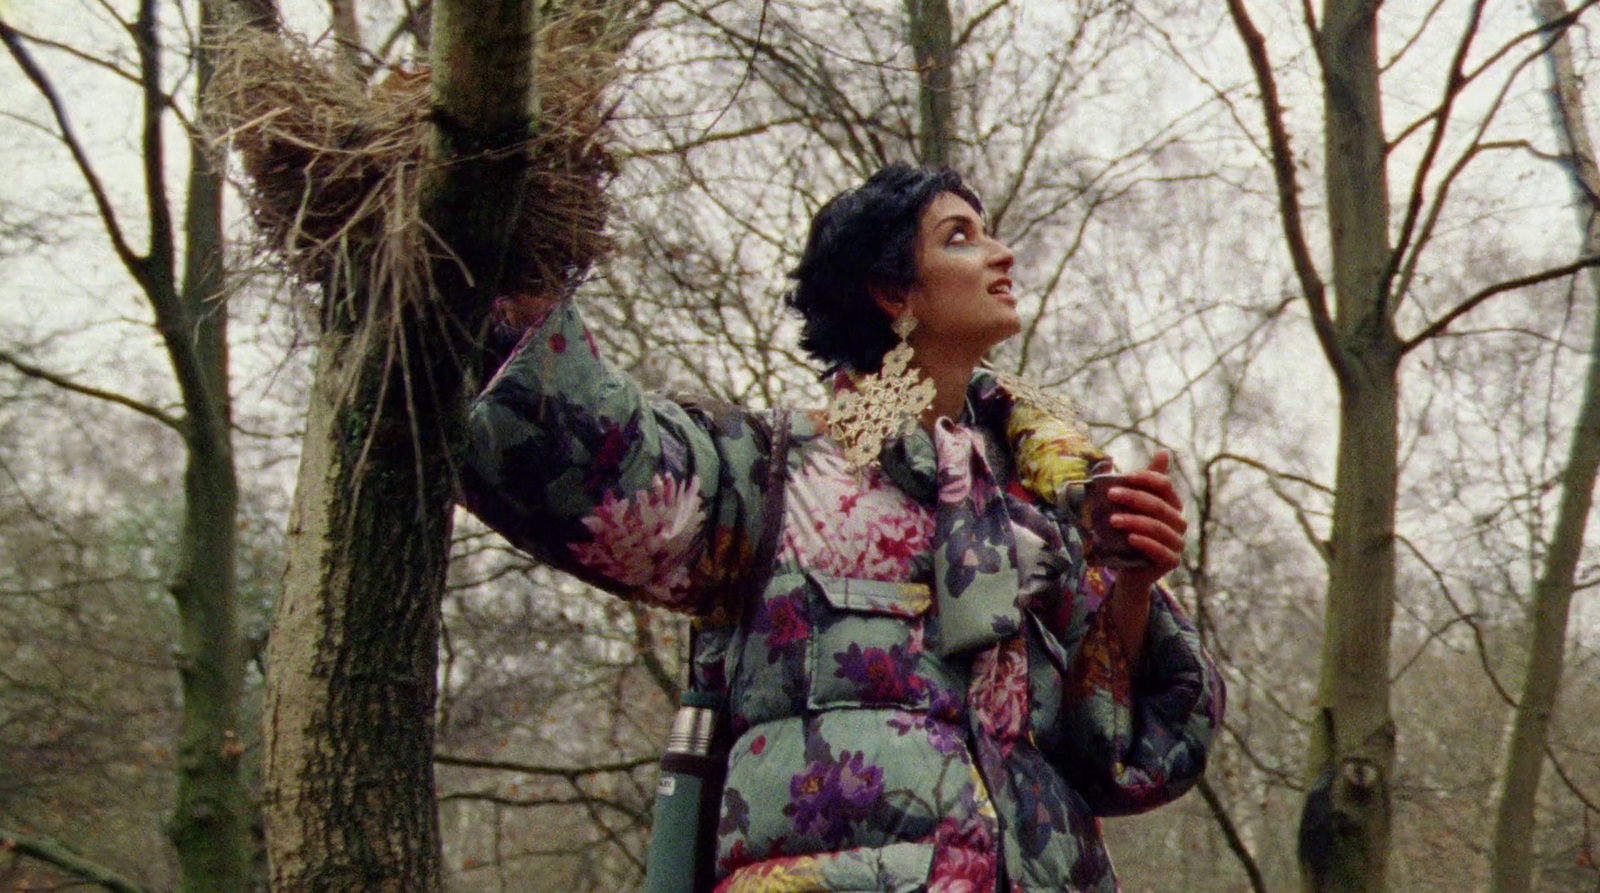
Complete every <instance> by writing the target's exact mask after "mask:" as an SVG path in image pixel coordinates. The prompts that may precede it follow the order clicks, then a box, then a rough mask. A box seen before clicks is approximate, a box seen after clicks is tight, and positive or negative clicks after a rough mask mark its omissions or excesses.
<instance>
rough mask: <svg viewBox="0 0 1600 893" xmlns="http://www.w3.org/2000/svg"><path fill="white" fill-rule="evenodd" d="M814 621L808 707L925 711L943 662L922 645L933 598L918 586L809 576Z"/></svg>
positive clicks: (922, 586) (809, 660)
mask: <svg viewBox="0 0 1600 893" xmlns="http://www.w3.org/2000/svg"><path fill="white" fill-rule="evenodd" d="M806 577H807V578H808V580H809V582H810V584H811V590H812V591H811V615H812V617H813V619H814V626H813V629H812V635H811V642H810V651H809V654H808V656H807V664H808V667H807V670H808V672H807V674H806V675H807V676H808V677H809V681H810V685H809V691H808V693H807V702H806V703H807V707H808V708H809V709H812V710H818V709H824V708H830V707H887V706H895V707H904V708H909V709H923V708H926V707H927V705H928V703H929V700H930V688H931V687H933V686H934V685H936V682H935V680H933V679H930V678H929V674H930V672H931V673H934V674H935V675H942V674H939V673H938V668H937V667H935V666H934V664H935V663H937V662H936V661H935V660H934V659H933V658H932V657H931V656H930V655H928V654H927V653H926V652H925V651H924V649H923V630H924V627H925V626H926V624H927V619H928V609H929V608H930V607H932V605H933V596H932V593H931V592H930V591H929V589H928V587H927V586H925V585H922V584H919V583H886V582H882V581H877V580H860V579H855V578H847V577H829V576H825V575H822V574H812V573H807V574H806Z"/></svg>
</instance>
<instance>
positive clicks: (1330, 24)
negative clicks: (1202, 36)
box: [1228, 0, 1600, 891]
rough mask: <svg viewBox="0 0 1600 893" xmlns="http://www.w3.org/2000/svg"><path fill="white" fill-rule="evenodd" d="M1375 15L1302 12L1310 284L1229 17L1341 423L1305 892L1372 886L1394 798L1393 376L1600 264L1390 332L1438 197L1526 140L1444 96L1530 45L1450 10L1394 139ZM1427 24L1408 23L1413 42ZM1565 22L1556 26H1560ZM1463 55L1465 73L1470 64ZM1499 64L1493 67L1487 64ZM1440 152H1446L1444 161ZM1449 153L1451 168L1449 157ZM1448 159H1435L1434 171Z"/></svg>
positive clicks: (1352, 9) (1493, 289) (1293, 202)
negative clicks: (1497, 39) (1324, 254)
mask: <svg viewBox="0 0 1600 893" xmlns="http://www.w3.org/2000/svg"><path fill="white" fill-rule="evenodd" d="M1379 7H1380V4H1379V3H1377V2H1373V0H1326V2H1325V3H1324V5H1323V7H1322V9H1321V11H1320V16H1318V17H1317V18H1315V19H1313V18H1312V17H1313V15H1314V12H1313V11H1312V10H1311V8H1310V7H1309V6H1308V7H1306V9H1305V21H1304V23H1303V24H1304V27H1305V28H1306V30H1307V32H1308V33H1309V35H1310V41H1311V51H1312V58H1313V60H1314V61H1315V63H1316V66H1317V72H1318V75H1319V77H1320V86H1321V92H1322V106H1323V113H1324V124H1323V129H1322V131H1321V133H1320V134H1319V135H1318V136H1319V138H1320V140H1321V143H1322V147H1323V152H1324V158H1323V167H1324V171H1323V176H1324V177H1325V214H1326V227H1327V231H1328V234H1329V237H1330V242H1331V246H1330V247H1331V250H1330V252H1329V255H1328V256H1329V258H1330V260H1329V264H1330V270H1331V278H1330V279H1326V280H1325V279H1324V277H1323V274H1322V273H1321V272H1320V271H1319V269H1318V265H1317V262H1316V260H1315V257H1316V252H1314V251H1313V250H1312V248H1311V245H1310V237H1309V236H1308V235H1307V226H1306V220H1305V216H1306V215H1305V212H1304V211H1303V210H1302V207H1301V204H1300V185H1299V179H1300V177H1301V173H1300V168H1299V161H1298V159H1297V158H1296V156H1295V154H1294V152H1293V151H1292V149H1291V140H1290V131H1289V125H1288V123H1287V117H1286V114H1285V110H1284V105H1283V101H1282V99H1281V98H1280V96H1281V91H1280V78H1279V72H1278V71H1277V70H1276V69H1275V68H1274V67H1273V65H1272V63H1271V61H1270V59H1269V57H1268V52H1267V43H1266V38H1265V37H1264V36H1263V34H1262V33H1261V31H1260V30H1258V29H1257V27H1256V25H1255V23H1254V21H1253V20H1252V19H1251V16H1250V13H1249V11H1248V10H1247V8H1246V3H1245V0H1230V2H1229V4H1228V8H1229V12H1230V13H1231V15H1232V17H1233V20H1234V24H1235V26H1236V29H1237V31H1238V33H1239V35H1240V37H1241V38H1242V39H1243V41H1244V44H1245V47H1246V49H1247V51H1248V53H1249V58H1250V62H1251V66H1252V68H1253V70H1254V72H1255V74H1256V78H1257V83H1258V87H1259V93H1260V101H1261V104H1262V108H1263V112H1264V114H1265V120H1266V134H1267V138H1268V144H1269V147H1270V159H1271V163H1272V167H1273V171H1274V174H1275V177H1276V182H1277V187H1278V196H1279V201H1280V207H1281V212H1282V214H1281V218H1282V223H1283V228H1284V235H1285V239H1286V245H1287V247H1288V251H1289V256H1290V258H1291V260H1292V262H1293V265H1294V269H1295V273H1296V276H1297V279H1298V284H1299V287H1300V289H1301V297H1302V298H1303V300H1304V306H1305V309H1306V311H1307V312H1308V314H1309V319H1310V323H1311V326H1312V329H1313V331H1314V333H1315V335H1316V338H1317V342H1318V343H1319V345H1320V346H1321V349H1322V353H1323V355H1324V358H1325V360H1326V361H1327V363H1328V366H1329V368H1330V369H1331V370H1332V372H1333V374H1334V377H1335V379H1336V382H1337V386H1338V391H1339V399H1340V413H1339V435H1338V437H1339V441H1338V459H1337V472H1336V478H1335V483H1334V498H1333V517H1332V520H1331V525H1330V530H1331V538H1330V542H1329V544H1328V552H1329V573H1328V590H1327V603H1326V620H1325V628H1324V633H1323V634H1324V639H1323V649H1322V660H1321V666H1322V670H1321V678H1320V681H1319V685H1318V698H1317V705H1318V707H1317V719H1316V721H1315V722H1314V723H1313V727H1312V728H1313V733H1312V738H1311V746H1310V752H1309V754H1308V758H1307V768H1306V775H1307V785H1308V790H1307V793H1306V799H1305V804H1304V811H1303V815H1302V818H1301V825H1300V835H1299V836H1300V844H1299V846H1300V859H1301V868H1302V878H1303V885H1304V889H1306V890H1308V891H1357V890H1360V891H1382V890H1385V889H1387V884H1388V880H1387V876H1388V871H1387V869H1388V857H1389V850H1390V840H1391V835H1392V832H1393V824H1394V813H1393V805H1392V804H1393V797H1394V793H1395V775H1394V769H1395V748H1396V745H1395V734H1396V730H1395V723H1394V719H1393V716H1392V714H1391V682H1392V679H1391V673H1392V668H1391V664H1390V643H1391V641H1392V629H1393V618H1394V609H1395V604H1396V601H1397V596H1398V591H1397V587H1396V555H1395V553H1396V536H1395V514H1396V504H1397V493H1398V479H1399V467H1400V465H1399V463H1400V457H1401V452H1400V445H1401V444H1400V431H1399V420H1400V407H1401V403H1400V388H1399V384H1400V373H1401V366H1402V364H1403V362H1404V361H1405V359H1406V357H1407V356H1408V355H1410V354H1411V353H1412V352H1413V351H1415V350H1416V349H1417V348H1418V347H1419V346H1422V345H1425V344H1428V343H1429V342H1430V341H1431V340H1432V339H1434V338H1436V337H1438V336H1440V335H1441V334H1443V333H1446V332H1449V331H1451V330H1452V327H1453V326H1456V325H1457V323H1458V322H1459V321H1461V320H1462V319H1463V317H1466V316H1467V315H1468V314H1470V313H1472V312H1473V311H1474V310H1477V309H1478V308H1479V307H1481V306H1482V305H1484V304H1485V303H1486V302H1488V301H1490V300H1491V299H1493V298H1494V297H1495V296H1497V295H1501V294H1506V293H1509V292H1513V291H1516V290H1518V289H1521V288H1526V287H1529V286H1533V285H1536V284H1539V283H1542V282H1547V281H1552V280H1556V279H1561V278H1564V277H1569V276H1571V275H1573V274H1574V273H1575V272H1577V271H1579V270H1581V269H1583V268H1585V267H1588V266H1593V265H1595V264H1596V263H1600V258H1597V257H1596V256H1594V255H1593V254H1589V253H1585V254H1582V255H1580V256H1579V257H1578V258H1577V259H1575V260H1573V261H1571V262H1569V263H1562V264H1558V265H1556V266H1554V267H1551V268H1545V269H1538V270H1533V271H1529V272H1526V273H1523V274H1518V275H1514V276H1512V277H1510V278H1501V279H1499V281H1494V282H1492V283H1491V284H1488V285H1485V286H1483V287H1481V288H1478V289H1477V290H1475V291H1473V292H1471V293H1469V294H1465V295H1461V294H1456V295H1449V296H1446V298H1447V303H1445V304H1444V306H1437V307H1434V306H1427V307H1425V308H1424V309H1423V314H1422V315H1423V317H1424V318H1423V320H1422V322H1420V324H1414V325H1412V326H1410V328H1411V329H1412V331H1410V332H1406V331H1403V328H1404V326H1403V325H1402V323H1401V322H1400V320H1401V319H1402V316H1401V309H1402V307H1404V306H1406V305H1407V303H1408V302H1411V303H1412V304H1419V303H1421V300H1422V299H1421V296H1420V295H1419V292H1421V291H1422V289H1421V288H1420V287H1419V283H1418V271H1419V269H1426V267H1425V266H1423V262H1424V258H1425V257H1427V254H1428V249H1429V248H1430V247H1431V243H1432V241H1433V239H1434V237H1435V236H1436V231H1435V227H1436V225H1437V224H1438V222H1439V220H1440V217H1441V213H1442V212H1443V211H1444V209H1445V207H1446V205H1447V204H1448V202H1449V200H1450V198H1451V197H1452V196H1451V190H1452V187H1454V186H1456V185H1457V181H1458V179H1459V178H1460V177H1461V175H1462V173H1463V171H1465V170H1466V169H1467V168H1468V167H1469V166H1470V165H1471V164H1472V163H1473V162H1475V161H1482V160H1483V159H1484V158H1487V157H1491V156H1493V155H1494V154H1496V153H1507V152H1514V151H1520V150H1521V148H1522V147H1523V146H1525V145H1526V142H1521V143H1519V142H1515V141H1495V140H1491V139H1488V138H1487V137H1485V132H1486V131H1487V130H1488V123H1489V122H1491V121H1493V119H1494V116H1495V114H1496V112H1497V111H1498V109H1499V108H1500V104H1501V103H1502V102H1503V101H1504V97H1505V91H1504V90H1501V91H1500V92H1499V93H1498V95H1494V94H1491V97H1492V103H1491V107H1490V109H1489V111H1488V112H1487V113H1486V115H1485V116H1484V117H1483V118H1481V119H1479V120H1477V121H1476V122H1475V123H1465V122H1464V121H1463V118H1464V117H1465V113H1463V112H1461V111H1460V109H1459V107H1458V105H1457V100H1458V99H1460V98H1461V96H1462V94H1463V92H1464V91H1465V90H1466V89H1467V88H1468V87H1469V86H1470V85H1472V84H1474V83H1475V82H1480V81H1482V80H1486V79H1487V78H1488V77H1503V79H1504V80H1503V82H1504V83H1506V84H1510V83H1512V82H1514V81H1515V79H1516V77H1517V76H1518V75H1519V74H1520V73H1521V72H1522V71H1523V70H1524V68H1525V65H1526V58H1528V57H1527V56H1526V55H1525V56H1524V60H1525V61H1524V63H1523V64H1513V63H1512V62H1505V61H1504V60H1505V59H1506V57H1507V55H1508V54H1511V53H1514V52H1516V51H1518V49H1519V47H1521V48H1524V53H1525V54H1526V53H1527V51H1528V50H1529V49H1531V50H1532V51H1533V52H1534V53H1536V52H1537V48H1536V47H1529V46H1528V45H1529V44H1530V42H1531V40H1532V38H1533V36H1534V35H1533V34H1530V33H1523V34H1521V35H1518V36H1516V37H1513V38H1512V39H1511V40H1509V41H1508V42H1506V43H1505V44H1504V45H1502V46H1500V47H1496V48H1493V49H1491V50H1489V51H1488V52H1486V53H1485V52H1484V51H1482V50H1480V49H1479V48H1478V47H1477V46H1475V43H1476V41H1477V39H1478V37H1479V36H1480V33H1481V30H1482V27H1483V23H1484V5H1483V4H1476V5H1473V6H1472V7H1471V9H1469V10H1467V11H1465V14H1464V18H1465V27H1464V31H1463V33H1462V35H1461V36H1460V38H1459V39H1457V40H1456V41H1455V45H1454V50H1453V53H1452V55H1451V57H1450V59H1449V61H1448V63H1447V68H1446V70H1445V71H1444V72H1443V73H1442V78H1443V81H1444V88H1443V92H1442V95H1440V96H1438V97H1437V99H1436V101H1435V102H1434V103H1433V104H1432V105H1431V106H1430V107H1429V108H1428V109H1427V111H1426V113H1425V114H1424V115H1422V116H1421V117H1420V118H1419V119H1417V120H1415V121H1414V122H1412V123H1410V124H1409V125H1407V126H1406V127H1404V128H1403V129H1402V130H1401V131H1400V132H1399V134H1398V135H1394V136H1391V134H1390V133H1389V132H1388V131H1387V130H1386V129H1385V126H1384V118H1383V114H1382V101H1381V100H1382V96H1383V83H1382V78H1383V74H1384V72H1385V70H1386V68H1387V67H1388V66H1392V65H1393V64H1394V63H1395V61H1396V60H1397V59H1398V57H1399V56H1403V55H1404V54H1405V52H1406V51H1407V50H1409V49H1411V48H1412V47H1413V46H1414V45H1415V41H1416V39H1417V38H1416V37H1415V36H1412V39H1410V40H1408V41H1406V42H1405V43H1404V44H1403V46H1402V49H1401V50H1400V51H1399V53H1398V55H1397V57H1396V59H1389V60H1385V59H1383V58H1382V57H1381V56H1380V53H1379V46H1380V42H1379V17H1378V13H1379ZM1431 21H1432V17H1431V16H1430V17H1429V18H1428V19H1426V20H1424V21H1423V22H1422V24H1421V25H1420V26H1418V31H1419V33H1420V32H1421V31H1425V30H1426V27H1427V25H1428V24H1429V23H1430V22H1431ZM1570 21H1571V19H1570V18H1569V19H1568V20H1567V23H1570ZM1469 60H1473V61H1470V62H1469ZM1501 63H1504V64H1501ZM1452 128H1461V129H1465V130H1469V131H1470V132H1471V135H1470V136H1469V137H1468V138H1467V140H1466V145H1465V146H1464V147H1463V146H1460V145H1456V144H1452V143H1447V141H1446V139H1445V137H1446V134H1447V133H1448V132H1449V131H1451V130H1452ZM1411 139H1417V140H1423V141H1424V143H1425V144H1424V145H1423V146H1422V147H1420V155H1418V156H1411V157H1417V158H1418V159H1419V160H1418V161H1417V162H1416V164H1415V167H1414V168H1412V170H1411V173H1410V182H1409V183H1408V184H1404V185H1402V186H1401V188H1400V189H1399V190H1398V191H1397V194H1398V195H1400V196H1401V197H1402V202H1403V207H1402V208H1401V209H1399V210H1398V213H1397V212H1396V209H1394V208H1392V207H1391V205H1390V195H1391V194H1396V193H1392V192H1391V189H1392V187H1393V186H1394V184H1393V183H1392V181H1391V161H1392V159H1393V158H1394V156H1395V150H1396V148H1397V146H1399V145H1401V144H1402V143H1405V142H1407V141H1408V140H1411ZM1447 149H1448V154H1446V150H1447ZM1452 156H1453V158H1452ZM1446 159H1450V160H1449V161H1448V163H1446Z"/></svg>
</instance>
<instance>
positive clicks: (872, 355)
mask: <svg viewBox="0 0 1600 893" xmlns="http://www.w3.org/2000/svg"><path fill="white" fill-rule="evenodd" d="M943 192H952V193H955V194H956V195H958V196H960V197H961V198H963V199H965V200H966V201H967V202H969V203H970V204H971V205H972V207H973V209H974V210H976V211H977V212H978V213H980V214H981V213H983V203H982V202H981V201H979V200H978V196H977V195H976V194H975V193H973V191H972V189H971V188H969V187H968V186H967V185H966V184H965V183H964V182H963V181H962V179H961V175H960V174H958V173H956V172H955V171H953V170H950V169H949V168H943V169H940V170H927V169H924V168H916V167H912V166H911V165H908V164H891V165H889V166H888V167H885V168H883V169H882V170H880V171H878V172H877V173H875V174H873V175H872V176H871V177H870V178H868V179H867V181H866V182H865V183H863V184H861V185H860V186H858V187H856V188H854V189H847V190H845V191H844V192H841V193H839V194H838V195H836V196H834V197H833V198H831V199H829V200H828V203H827V204H825V205H823V206H822V209H821V210H819V211H818V212H817V215H816V216H815V217H813V218H811V232H810V234H809V235H808V236H807V237H806V247H805V253H804V254H802V255H801V256H800V265H799V266H797V267H795V269H794V270H793V272H791V273H790V274H789V278H790V279H793V280H794V281H795V285H794V287H793V288H792V289H790V290H789V291H788V293H786V294H785V295H784V296H783V299H784V302H785V303H786V304H787V305H788V306H789V307H790V308H791V309H793V310H794V311H796V312H797V313H799V314H800V317H801V319H803V320H804V321H805V323H804V326H803V328H802V329H801V332H800V347H801V348H802V349H804V350H805V351H806V352H807V353H809V354H810V355H811V356H812V357H814V358H816V359H817V360H820V361H821V362H823V363H824V364H826V365H827V366H828V367H829V369H834V368H837V367H839V366H845V367H848V368H850V369H852V370H854V371H857V372H876V371H877V370H878V368H879V367H880V366H882V365H883V355H884V354H886V353H888V352H889V349H890V348H892V347H894V344H895V336H894V333H893V332H892V331H891V330H890V328H889V325H890V321H889V318H888V315H887V314H885V313H884V312H883V310H882V308H880V307H879V306H878V305H877V302H875V301H874V300H872V295H871V291H870V287H871V286H878V287H880V288H889V289H900V288H907V287H910V286H911V285H912V284H913V283H915V282H916V261H917V254H916V248H917V224H918V223H919V222H920V221H921V218H922V212H923V210H924V209H925V208H927V207H928V205H929V204H930V203H931V202H932V201H933V200H934V198H935V197H937V196H938V195H939V194H940V193H943Z"/></svg>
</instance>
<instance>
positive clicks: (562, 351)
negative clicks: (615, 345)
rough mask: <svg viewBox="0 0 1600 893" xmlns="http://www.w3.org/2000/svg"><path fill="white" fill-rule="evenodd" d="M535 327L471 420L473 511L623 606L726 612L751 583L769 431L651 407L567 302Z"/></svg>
mask: <svg viewBox="0 0 1600 893" xmlns="http://www.w3.org/2000/svg"><path fill="white" fill-rule="evenodd" d="M538 315H539V316H543V317H546V318H543V319H539V318H533V319H529V318H527V317H524V318H523V319H521V320H518V322H522V323H524V324H527V323H533V325H532V326H531V327H529V328H528V331H527V334H526V335H525V336H524V337H523V339H522V342H521V343H520V344H519V345H518V347H517V349H516V351H515V352H514V353H513V354H512V355H511V357H510V359H508V360H507V361H506V362H505V364H504V365H503V366H502V367H501V369H500V371H499V372H498V373H497V374H496V375H495V376H494V378H493V379H492V380H491V381H490V382H489V385H488V387H486V388H485V389H484V392H483V394H482V395H480V396H479V398H478V400H477V403H476V404H475V405H474V406H473V409H472V415H471V419H470V432H471V449H470V453H469V455H468V456H467V457H466V461H465V463H464V467H463V469H462V475H461V480H462V487H463V490H464V501H465V504H466V506H467V508H468V509H470V510H471V511H472V512H473V513H474V514H476V515H478V516H479V517H481V518H482V519H483V520H484V521H485V522H487V523H488V524H489V525H490V526H491V527H493V528H495V529H496V530H498V531H499V532H500V533H502V534H504V535H505V537H506V538H507V539H508V540H510V541H511V543H512V544H513V545H515V546H517V547H518V548H520V549H523V550H525V551H527V552H529V553H530V554H532V555H534V556H535V557H537V558H539V559H540V560H542V561H544V562H546V563H548V564H550V565H553V566H554V567H556V568H559V569H561V570H564V571H568V572H570V573H572V574H574V575H576V576H578V577H580V578H581V579H584V580H586V581H589V582H591V583H594V584H595V585H597V586H600V587H602V588H604V589H606V590H608V591H611V592H613V593H615V594H617V595H620V596H622V597H624V598H629V599H635V600H639V601H644V602H649V603H651V604H656V605H661V606H664V607H667V608H672V609H674V610H679V611H685V612H689V613H696V614H704V613H710V612H713V611H715V610H716V609H717V608H719V607H721V606H722V605H724V604H725V603H726V600H727V599H729V598H731V597H732V596H733V595H734V594H735V593H737V592H738V582H739V580H740V579H741V578H742V577H743V575H744V574H746V573H748V572H749V571H750V569H751V568H750V565H751V563H752V556H753V553H754V551H755V545H756V542H755V541H756V538H757V536H758V535H759V533H760V530H761V524H762V519H761V517H760V513H761V510H762V495H763V493H762V491H763V485H764V482H765V479H766V463H767V456H768V454H769V443H768V436H767V430H768V429H767V427H766V426H764V425H762V424H760V423H759V421H758V420H757V419H755V418H754V417H753V416H751V415H750V414H749V413H747V412H744V411H742V410H737V409H734V408H731V407H724V408H717V409H712V408H707V407H705V406H701V405H695V404H686V403H681V402H675V401H673V400H669V399H666V398H665V397H661V396H659V395H654V394H649V393H646V392H645V391H644V390H642V389H641V388H640V387H639V386H638V384H637V383H636V382H634V381H633V380H632V379H631V378H629V377H628V376H627V375H626V374H624V373H623V372H621V371H620V370H618V369H616V368H614V367H613V366H611V365H610V364H609V363H607V362H605V360H603V359H602V358H601V357H600V355H599V352H598V350H597V349H596V347H595V344H594V339H593V338H592V337H591V336H590V333H589V331H588V329H587V328H586V327H585V325H584V323H583V319H582V317H581V316H580V315H579V313H578V311H577V309H576V307H574V306H573V305H572V303H571V302H570V301H562V302H558V303H555V304H553V306H551V307H549V308H548V309H547V310H546V312H544V313H541V314H538Z"/></svg>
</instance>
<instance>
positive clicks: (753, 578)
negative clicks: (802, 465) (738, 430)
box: [685, 410, 794, 694]
mask: <svg viewBox="0 0 1600 893" xmlns="http://www.w3.org/2000/svg"><path fill="white" fill-rule="evenodd" d="M751 423H752V424H753V425H754V426H755V428H756V430H757V433H758V435H759V434H760V433H765V434H766V440H767V446H768V450H767V480H766V489H765V491H764V492H763V494H762V499H761V533H760V536H759V538H758V539H757V540H756V548H755V553H754V555H753V557H752V558H751V566H750V572H749V573H748V574H746V575H745V576H744V577H743V579H742V580H741V585H739V586H738V588H737V590H736V591H735V592H734V594H733V598H734V602H735V603H734V604H733V605H732V606H730V607H731V610H730V611H729V612H728V613H727V614H725V615H724V616H725V617H729V618H732V620H731V623H730V625H731V624H733V623H737V618H738V617H739V616H741V615H742V613H743V611H744V609H745V606H747V605H751V604H754V603H755V600H756V599H758V598H760V597H761V593H762V592H763V591H765V590H766V588H767V584H768V583H770V582H772V573H773V570H774V566H773V565H774V562H775V561H776V560H777V557H778V546H779V543H780V542H781V540H782V538H783V511H784V496H785V491H786V490H787V489H788V484H789V444H790V442H791V440H792V437H791V434H792V431H793V425H794V423H793V418H792V415H791V413H790V412H789V411H788V410H775V411H774V414H773V420H772V421H771V422H770V423H769V422H767V421H766V420H765V419H763V418H762V417H761V416H754V417H752V418H751ZM717 626H720V624H718V625H717ZM700 633H701V624H700V621H698V620H697V621H695V622H694V623H693V624H691V626H690V628H689V682H688V685H687V687H686V689H685V690H687V691H699V690H700V688H699V686H698V685H697V684H696V679H695V672H694V668H695V666H696V665H697V664H698V658H699V655H700ZM716 693H717V694H726V692H716Z"/></svg>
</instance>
